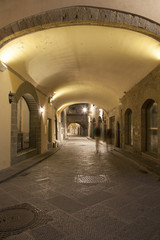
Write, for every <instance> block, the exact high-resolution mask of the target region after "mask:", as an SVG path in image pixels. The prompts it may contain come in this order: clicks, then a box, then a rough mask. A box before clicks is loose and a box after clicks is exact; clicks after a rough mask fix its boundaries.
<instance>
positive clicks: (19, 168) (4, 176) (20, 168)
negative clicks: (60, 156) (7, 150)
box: [0, 147, 61, 183]
mask: <svg viewBox="0 0 160 240" xmlns="http://www.w3.org/2000/svg"><path fill="white" fill-rule="evenodd" d="M60 148H61V147H58V148H53V149H52V150H50V151H48V152H46V153H44V154H39V155H36V156H34V157H32V158H29V159H28V160H25V161H22V162H20V163H17V164H15V165H13V166H11V167H9V168H7V169H4V170H1V171H0V183H3V182H5V181H7V180H9V179H11V178H13V177H15V176H17V175H18V174H21V173H23V172H24V171H26V170H27V169H29V168H31V167H33V166H35V165H36V164H38V163H40V162H42V161H44V160H45V159H47V158H48V157H50V156H51V155H53V154H54V153H56V152H57V151H58V150H59V149H60Z"/></svg>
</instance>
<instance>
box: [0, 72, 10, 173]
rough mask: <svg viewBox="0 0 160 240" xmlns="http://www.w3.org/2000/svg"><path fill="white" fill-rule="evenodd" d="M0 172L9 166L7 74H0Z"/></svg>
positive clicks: (8, 84) (8, 87)
mask: <svg viewBox="0 0 160 240" xmlns="http://www.w3.org/2000/svg"><path fill="white" fill-rule="evenodd" d="M0 89H1V91H0V113H1V117H0V170H1V169H3V168H7V167H9V166H10V139H11V104H9V101H8V94H9V91H10V90H12V87H11V82H10V80H9V74H8V71H7V70H6V71H5V72H0Z"/></svg>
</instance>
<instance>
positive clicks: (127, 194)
mask: <svg viewBox="0 0 160 240" xmlns="http://www.w3.org/2000/svg"><path fill="white" fill-rule="evenodd" d="M21 205H22V206H24V205H27V206H29V207H28V209H32V208H34V209H37V211H39V210H41V213H43V214H41V215H43V218H45V217H47V216H48V220H47V222H45V221H43V219H42V221H41V220H39V222H38V224H35V225H34V226H33V225H29V224H28V222H29V220H28V222H27V221H26V224H28V227H26V226H25V228H24V230H23V229H21V231H20V232H19V230H18V231H17V232H16V231H15V232H14V231H13V229H12V231H10V230H7V224H8V226H9V225H10V221H12V220H14V219H12V217H10V219H9V217H8V219H7V217H6V219H2V218H1V216H0V226H1V225H2V224H4V222H3V223H2V221H6V225H5V226H6V227H5V229H6V230H5V231H8V232H9V233H7V234H8V236H7V235H2V236H7V237H4V238H5V239H7V240H44V239H46V240H123V239H124V240H137V239H140V240H160V229H159V222H160V181H159V178H157V176H156V175H154V174H151V173H147V172H146V171H143V170H142V168H140V167H139V166H138V165H137V164H135V163H134V162H133V161H132V160H130V159H129V157H126V156H123V155H122V154H121V153H120V152H117V151H115V150H112V151H111V150H110V149H109V151H108V152H107V151H106V146H105V145H100V153H99V154H97V153H96V151H95V143H94V142H93V141H90V140H88V139H87V138H78V137H77V138H70V139H68V140H67V141H66V142H65V144H64V145H63V146H62V148H61V149H60V150H59V151H57V152H56V153H55V154H54V155H51V156H49V157H48V158H47V159H45V160H44V161H42V162H40V163H39V164H37V165H35V166H33V167H30V168H29V169H27V170H26V171H23V172H21V173H20V174H19V175H17V176H15V177H14V178H12V179H10V180H8V181H5V182H3V183H1V184H0V212H1V209H5V208H9V207H11V206H15V207H16V206H21ZM18 208H20V207H18ZM25 211H27V210H25ZM14 214H15V211H14ZM30 215H31V214H30V213H29V214H28V213H27V216H28V218H29V217H30ZM32 215H33V214H32ZM17 216H18V215H17ZM18 218H19V216H18V217H17V219H18ZM32 218H34V216H33V217H32ZM19 219H20V218H19ZM24 220H25V219H24ZM32 220H33V219H32ZM16 221H18V220H16ZM34 221H37V218H34ZM30 223H31V221H30ZM32 224H33V222H32ZM12 225H13V222H12ZM17 226H18V224H17V225H16V227H17ZM8 229H9V227H8ZM0 230H1V233H2V232H3V229H2V228H1V227H0ZM9 235H11V236H9Z"/></svg>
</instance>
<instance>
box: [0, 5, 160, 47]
mask: <svg viewBox="0 0 160 240" xmlns="http://www.w3.org/2000/svg"><path fill="white" fill-rule="evenodd" d="M73 25H97V26H106V27H116V28H123V29H128V30H132V31H137V32H140V33H142V34H145V35H148V36H150V37H152V38H155V39H156V40H159V41H160V24H158V23H156V22H154V21H152V20H150V19H147V18H144V17H142V16H139V15H136V14H133V13H128V12H122V11H118V10H114V9H107V8H97V7H89V6H85V7H84V6H74V7H66V8H60V9H54V10H49V11H46V12H42V13H40V14H37V15H33V16H30V17H25V18H23V19H20V20H18V21H16V22H13V23H11V24H9V25H7V26H5V27H3V28H1V29H0V46H1V47H2V46H3V45H4V44H6V43H7V42H9V41H11V40H13V39H14V38H17V37H20V36H23V35H24V34H28V33H31V32H35V31H40V30H45V29H49V28H53V27H63V26H73Z"/></svg>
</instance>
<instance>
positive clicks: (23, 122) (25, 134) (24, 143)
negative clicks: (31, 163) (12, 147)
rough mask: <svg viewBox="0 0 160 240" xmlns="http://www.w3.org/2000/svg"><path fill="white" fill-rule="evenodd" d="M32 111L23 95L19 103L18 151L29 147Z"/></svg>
mask: <svg viewBox="0 0 160 240" xmlns="http://www.w3.org/2000/svg"><path fill="white" fill-rule="evenodd" d="M29 122H30V112H29V109H28V105H27V103H26V101H25V100H24V98H23V97H21V98H20V100H19V101H18V104H17V130H18V134H17V151H18V152H19V151H22V150H24V149H26V148H29V129H30V123H29Z"/></svg>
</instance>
